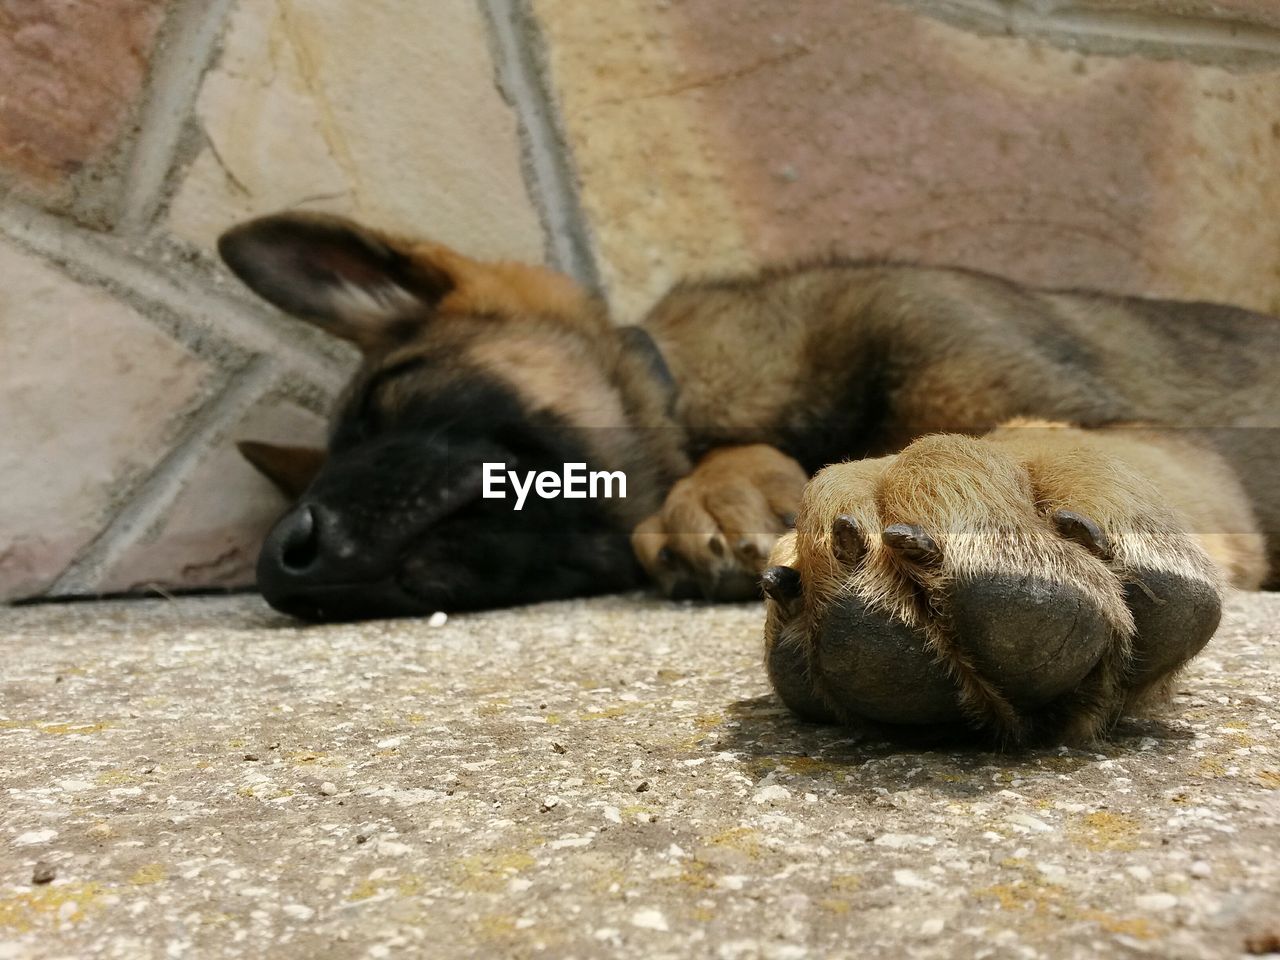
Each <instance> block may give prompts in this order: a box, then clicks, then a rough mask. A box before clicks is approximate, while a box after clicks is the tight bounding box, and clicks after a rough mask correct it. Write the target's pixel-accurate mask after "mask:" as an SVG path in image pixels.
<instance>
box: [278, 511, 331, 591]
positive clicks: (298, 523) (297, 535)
mask: <svg viewBox="0 0 1280 960" xmlns="http://www.w3.org/2000/svg"><path fill="white" fill-rule="evenodd" d="M277 535H278V546H279V551H280V566H281V567H283V568H284V570H285V571H287V572H288V573H292V574H305V573H306V572H307V571H308V570H310V569H311V568H312V567H313V566H315V564H316V562H317V561H318V560H319V559H320V524H319V523H318V522H317V519H316V511H315V508H314V507H310V506H302V507H299V508H298V509H297V510H294V511H293V513H291V514H289V515H288V516H286V517H285V518H284V519H283V520H281V521H280V523H279V525H278V526H277V528H276V534H273V536H277Z"/></svg>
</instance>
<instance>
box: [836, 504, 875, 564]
mask: <svg viewBox="0 0 1280 960" xmlns="http://www.w3.org/2000/svg"><path fill="white" fill-rule="evenodd" d="M831 552H832V554H834V555H835V558H836V559H837V560H839V561H840V562H841V563H842V564H844V565H845V566H846V567H852V566H853V565H854V564H856V563H857V562H858V561H859V560H861V559H862V558H863V556H864V555H865V554H866V552H867V545H866V543H864V542H863V539H862V531H861V530H859V529H858V521H857V520H855V519H853V517H851V516H849V515H848V514H847V513H842V514H840V515H839V516H838V517H836V518H835V520H834V521H833V522H832V524H831Z"/></svg>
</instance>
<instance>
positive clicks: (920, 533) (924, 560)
mask: <svg viewBox="0 0 1280 960" xmlns="http://www.w3.org/2000/svg"><path fill="white" fill-rule="evenodd" d="M880 536H881V539H882V540H883V541H884V545H885V546H886V547H888V548H889V549H890V550H893V551H896V552H897V553H899V554H901V555H902V557H903V558H904V559H906V560H909V561H911V562H912V563H916V564H919V565H920V566H934V565H936V564H937V563H939V562H940V561H941V560H942V551H941V550H939V549H938V545H937V544H936V543H935V542H934V540H933V537H931V536H929V534H927V533H925V532H924V530H923V529H922V528H920V527H917V526H914V525H912V524H907V523H895V524H893V525H892V526H888V527H885V529H884V533H882V534H881V535H880Z"/></svg>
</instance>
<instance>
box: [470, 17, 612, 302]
mask: <svg viewBox="0 0 1280 960" xmlns="http://www.w3.org/2000/svg"><path fill="white" fill-rule="evenodd" d="M480 6H481V9H482V10H483V12H484V14H485V19H486V20H488V23H489V33H490V39H491V41H492V42H491V44H490V46H491V48H492V50H493V59H494V66H495V68H496V71H497V74H498V86H499V89H500V90H501V91H502V93H503V95H504V96H505V97H506V99H507V101H508V102H509V103H510V104H511V105H512V107H513V108H514V110H515V114H516V119H517V121H518V122H519V125H520V134H521V141H522V143H523V147H524V149H523V153H524V157H523V160H524V163H523V166H524V168H525V181H526V183H527V184H528V186H529V192H530V194H531V195H532V197H533V201H534V204H535V205H536V206H537V207H538V209H539V212H540V213H541V214H542V222H543V229H544V230H545V231H546V233H547V239H548V253H549V255H550V259H551V264H552V266H554V267H556V268H557V269H559V270H563V271H564V272H565V273H568V274H569V275H570V276H572V277H573V278H574V279H576V280H577V281H578V282H579V283H581V284H582V285H583V286H585V287H587V288H588V289H590V290H592V291H596V292H599V291H601V290H602V281H601V275H600V269H599V264H598V263H597V260H596V252H595V250H594V246H593V244H592V240H591V227H590V223H589V221H588V220H587V218H586V215H585V213H584V211H583V209H582V202H581V197H580V196H579V192H578V186H577V181H576V178H575V176H574V172H573V166H572V160H571V153H570V151H569V148H568V144H567V141H566V138H565V136H564V133H563V129H562V126H561V123H560V119H559V114H558V111H557V109H556V105H555V97H554V95H553V93H552V91H551V89H550V79H549V77H548V75H547V71H548V69H549V68H548V65H547V62H546V56H545V48H544V47H543V45H542V44H543V40H542V35H541V30H540V28H539V26H538V24H537V21H536V19H535V17H534V15H533V13H532V11H530V10H529V9H528V6H527V3H526V0H480Z"/></svg>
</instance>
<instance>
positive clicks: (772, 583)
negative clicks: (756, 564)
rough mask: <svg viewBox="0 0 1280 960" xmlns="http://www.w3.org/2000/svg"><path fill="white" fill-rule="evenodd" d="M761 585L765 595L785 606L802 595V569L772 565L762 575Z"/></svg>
mask: <svg viewBox="0 0 1280 960" xmlns="http://www.w3.org/2000/svg"><path fill="white" fill-rule="evenodd" d="M760 586H761V587H762V588H763V589H764V593H765V596H767V597H768V598H769V599H770V600H773V601H775V602H776V603H779V604H782V605H784V606H785V605H787V604H790V603H791V602H792V601H794V600H797V599H799V597H800V589H801V587H800V571H798V570H796V569H795V568H794V567H783V566H777V567H770V568H769V569H768V570H766V571H765V572H764V573H763V574H761V575H760Z"/></svg>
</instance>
